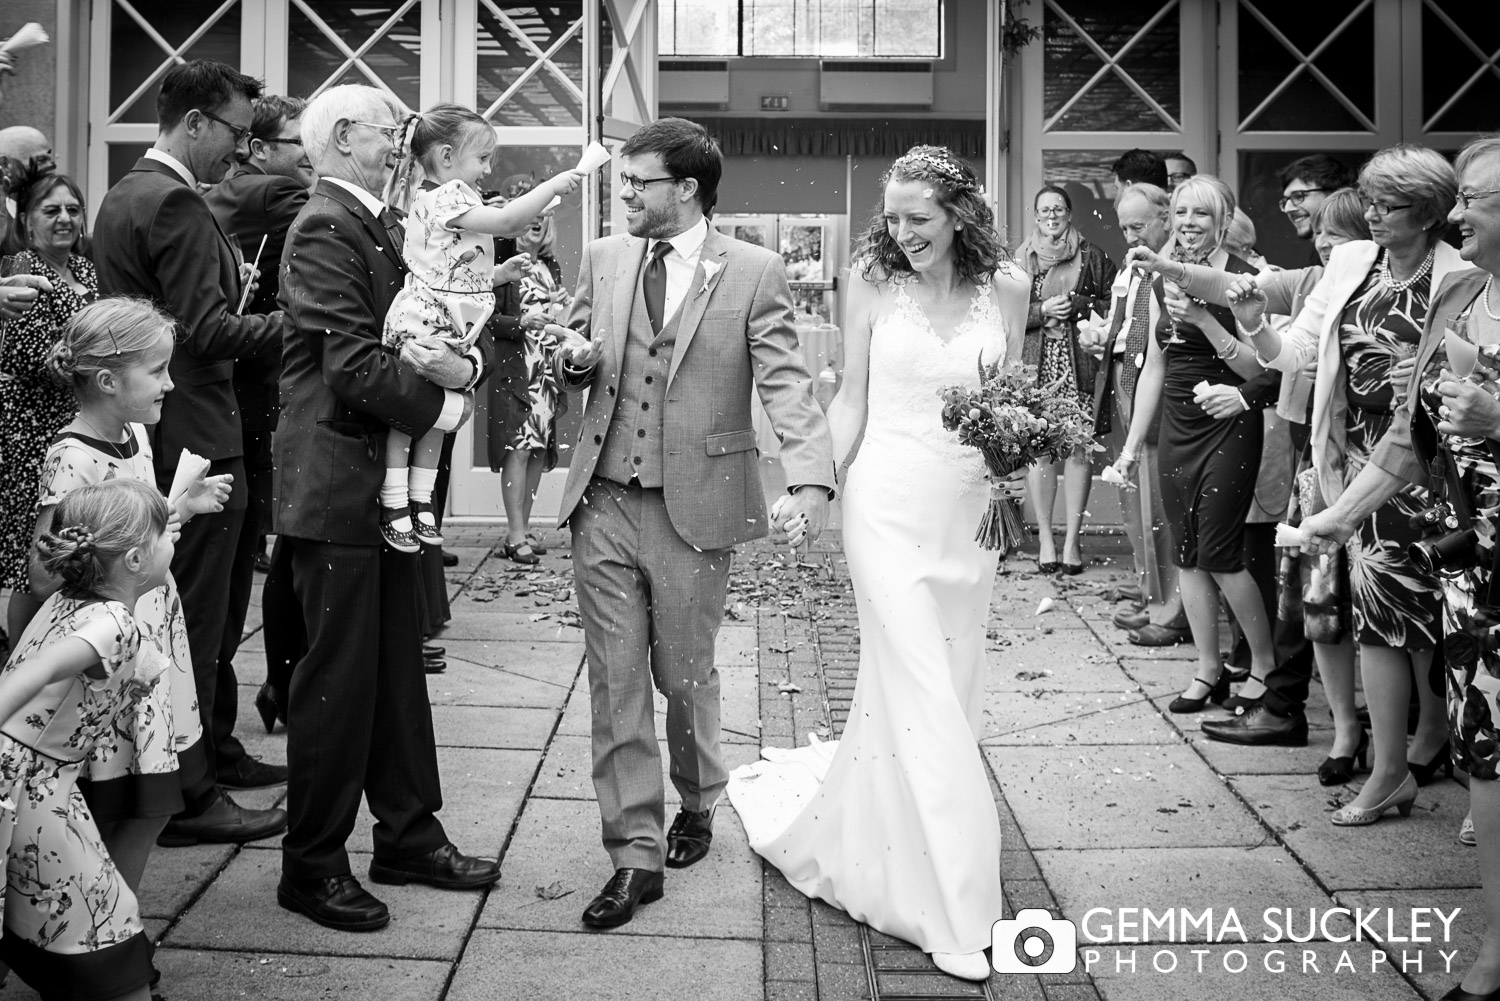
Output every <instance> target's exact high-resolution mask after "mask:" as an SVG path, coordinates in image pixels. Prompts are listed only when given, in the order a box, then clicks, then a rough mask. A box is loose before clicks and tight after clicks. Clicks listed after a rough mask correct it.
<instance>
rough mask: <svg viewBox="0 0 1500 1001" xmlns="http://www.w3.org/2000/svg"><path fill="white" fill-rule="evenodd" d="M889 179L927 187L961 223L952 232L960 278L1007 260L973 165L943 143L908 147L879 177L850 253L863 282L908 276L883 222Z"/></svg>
mask: <svg viewBox="0 0 1500 1001" xmlns="http://www.w3.org/2000/svg"><path fill="white" fill-rule="evenodd" d="M891 181H920V182H923V183H925V184H930V185H932V193H933V195H934V196H935V200H936V201H937V203H938V205H940V206H942V208H943V210H944V211H945V212H947V213H948V214H949V215H950V216H952V217H953V221H954V222H956V223H959V224H961V225H962V226H963V228H962V229H960V230H958V231H956V232H955V233H954V234H953V267H954V270H955V271H957V272H958V275H959V277H961V278H963V279H964V280H966V281H971V282H980V281H983V280H985V279H987V278H989V277H990V276H991V275H993V274H994V273H995V270H996V269H997V268H999V267H1001V266H1003V265H1004V264H1006V263H1007V262H1008V261H1009V260H1010V254H1008V253H1007V252H1006V250H1005V247H1004V246H1003V245H1002V244H1001V243H1000V237H999V235H998V234H997V233H996V232H995V213H994V211H993V210H992V209H991V208H990V207H989V205H988V204H987V203H986V202H985V200H984V192H983V190H982V189H981V188H980V186H979V178H978V177H977V176H976V175H975V173H974V168H973V167H971V166H969V164H967V163H966V162H964V161H963V160H961V159H960V158H959V157H958V156H956V155H954V153H953V151H952V150H950V149H948V148H947V147H945V146H913V147H912V148H911V149H909V150H907V151H906V154H905V155H904V156H902V157H901V158H899V159H898V160H896V161H895V162H894V163H892V164H891V165H890V167H888V168H887V169H886V172H885V173H884V174H882V175H881V177H880V191H881V201H880V204H878V205H876V206H875V215H874V218H872V219H871V220H870V225H869V227H868V228H866V230H865V232H864V234H863V235H862V236H861V237H860V238H859V243H858V245H857V246H856V248H855V251H854V262H855V263H854V267H855V268H856V269H858V270H859V271H860V273H861V274H862V275H864V277H865V279H866V280H867V281H881V280H884V279H886V278H889V277H891V276H892V275H899V274H906V275H909V274H912V273H913V270H912V266H911V263H910V262H909V261H908V260H907V259H906V254H905V253H903V252H902V250H901V246H900V245H899V244H898V243H897V242H896V238H895V237H893V236H891V232H890V228H889V227H888V226H887V225H886V221H885V197H884V196H885V189H886V185H888V184H890V182H891Z"/></svg>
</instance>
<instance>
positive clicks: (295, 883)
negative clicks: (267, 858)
mask: <svg viewBox="0 0 1500 1001" xmlns="http://www.w3.org/2000/svg"><path fill="white" fill-rule="evenodd" d="M276 902H277V903H278V904H280V905H281V906H282V907H284V908H286V909H287V910H289V911H296V912H297V913H298V914H301V915H304V916H305V917H308V918H311V919H312V920H314V921H316V922H317V923H318V924H320V925H322V926H323V927H325V928H333V929H335V930H336V931H375V930H377V929H380V928H384V927H385V926H386V925H388V924H390V923H391V912H390V910H389V909H388V908H387V907H386V906H385V904H383V903H381V902H380V901H379V900H377V899H376V898H375V897H373V896H371V894H370V892H369V891H368V890H366V889H365V888H364V887H363V886H360V885H359V880H357V879H355V878H354V877H353V876H327V877H324V878H323V879H305V880H304V879H292V878H291V877H290V876H285V875H283V876H282V877H281V883H280V885H278V886H277V887H276Z"/></svg>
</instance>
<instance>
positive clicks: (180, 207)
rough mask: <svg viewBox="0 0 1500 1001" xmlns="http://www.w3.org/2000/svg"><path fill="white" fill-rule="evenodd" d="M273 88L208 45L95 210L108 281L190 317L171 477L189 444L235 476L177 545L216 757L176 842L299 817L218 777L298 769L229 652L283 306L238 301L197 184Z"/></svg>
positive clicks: (164, 417)
mask: <svg viewBox="0 0 1500 1001" xmlns="http://www.w3.org/2000/svg"><path fill="white" fill-rule="evenodd" d="M259 95H260V84H259V83H258V82H257V81H255V80H253V79H251V78H250V77H247V76H245V75H244V74H242V73H240V72H238V71H237V70H235V69H234V68H232V67H230V66H226V65H224V64H223V63H216V62H212V61H210V60H203V59H198V60H193V61H192V62H188V63H184V64H182V65H179V66H175V67H173V68H172V69H170V70H168V71H167V73H166V75H165V76H163V77H162V82H161V93H160V94H159V96H158V97H157V99H156V113H157V120H158V122H159V128H160V134H159V136H158V138H157V140H156V144H155V145H154V146H153V147H152V148H151V149H149V150H147V151H146V155H145V156H143V157H141V159H140V160H138V161H136V164H135V166H134V167H133V168H131V170H130V173H128V174H126V175H125V177H124V178H122V179H121V180H120V182H119V183H118V184H116V185H115V186H114V187H113V188H111V189H110V190H109V192H108V194H106V195H105V196H104V199H103V201H102V202H101V203H100V205H99V217H98V220H97V221H96V222H95V224H94V247H95V257H94V262H95V265H96V266H97V268H98V271H99V291H100V292H101V293H103V294H105V295H119V294H128V295H138V296H144V297H146V298H148V299H151V300H152V301H154V302H155V303H157V304H158V305H159V306H161V307H162V308H163V309H165V310H166V311H167V312H168V313H170V314H171V315H172V316H174V317H176V318H177V324H178V343H177V349H176V351H174V352H173V354H172V362H171V369H170V371H171V374H172V382H173V383H174V389H173V391H172V392H171V393H170V394H168V396H167V401H166V403H165V404H163V406H162V413H161V421H160V423H158V424H157V425H156V426H155V428H153V429H152V433H151V439H152V440H151V444H152V451H153V452H154V453H155V457H156V475H157V481H158V483H159V484H160V486H161V487H162V490H163V492H165V491H166V490H167V489H168V488H169V487H170V485H171V482H172V477H173V474H174V473H175V472H176V469H177V462H178V459H179V457H180V456H181V454H182V452H183V450H184V449H187V450H188V451H190V452H193V453H196V454H197V455H201V456H203V457H204V458H206V459H208V460H209V461H210V464H211V465H210V469H209V472H210V474H212V475H218V474H222V473H227V474H230V475H232V476H233V477H234V483H235V488H234V491H233V493H232V494H231V495H230V499H229V502H228V504H226V505H225V509H224V510H223V511H221V512H219V513H217V514H213V515H200V516H199V517H197V518H194V519H193V520H192V521H191V522H189V523H188V524H187V526H185V527H184V528H183V531H182V537H181V539H179V540H178V542H177V554H176V556H175V557H173V559H172V574H173V576H174V577H176V578H177V586H178V589H179V590H180V591H181V593H182V607H183V613H184V616H185V618H186V620H187V629H188V643H189V645H190V646H191V648H192V655H193V674H194V676H195V678H196V680H197V685H198V704H199V711H200V713H201V716H202V721H203V741H202V743H201V745H199V746H201V747H202V748H203V750H204V752H205V757H206V762H194V761H192V760H190V756H188V755H183V756H182V757H181V759H180V760H181V767H182V774H183V779H184V783H185V786H186V787H185V788H184V792H183V799H184V800H185V808H184V811H183V812H182V813H180V814H178V815H177V816H176V817H174V818H173V819H172V821H171V822H170V823H168V825H167V827H166V830H165V831H164V832H163V834H162V837H161V842H160V843H162V844H193V843H196V842H198V841H224V842H243V841H251V840H255V839H257V838H263V837H266V836H268V835H271V834H274V833H276V832H277V831H279V830H280V829H281V828H282V827H283V826H284V825H285V823H286V814H285V813H284V812H283V811H281V810H247V809H245V808H243V807H240V806H238V805H237V804H235V803H234V802H233V801H232V800H230V799H229V798H228V797H227V796H225V795H223V793H222V791H221V790H220V788H219V784H218V781H217V778H218V775H219V773H220V772H221V771H223V772H225V773H226V774H227V773H233V774H234V775H235V777H236V784H238V785H241V786H259V785H269V784H273V783H275V782H278V781H285V777H286V772H285V769H284V768H281V767H278V766H271V765H267V764H264V763H262V762H259V761H257V760H255V759H254V758H252V757H250V756H248V755H247V754H246V753H245V749H244V747H243V746H242V745H241V744H240V742H239V741H238V740H237V739H236V738H235V737H234V734H233V732H232V731H233V727H234V720H235V715H236V711H235V709H236V695H237V692H236V684H237V682H236V678H235V676H234V672H233V670H232V669H231V668H228V667H227V665H222V664H221V663H220V653H221V651H222V649H223V647H224V632H225V628H226V625H227V623H228V618H229V608H230V597H229V587H230V568H231V566H232V565H233V562H234V550H235V546H236V545H237V543H238V540H239V534H240V526H241V523H242V522H243V521H244V518H245V510H246V504H247V497H246V492H245V489H244V486H243V484H244V480H245V464H244V459H243V456H244V441H243V437H242V434H241V429H240V413H239V404H238V402H237V401H236V399H235V396H234V387H233V385H232V378H233V375H234V365H235V361H236V359H240V358H253V357H257V356H262V355H265V354H267V353H268V352H271V351H274V350H275V349H276V346H277V345H279V344H280V342H281V315H280V314H279V313H273V314H271V315H269V316H240V315H237V313H236V308H237V307H238V304H239V303H238V301H239V296H240V292H241V290H242V285H241V282H242V280H243V279H244V272H243V271H242V264H241V262H240V259H239V255H238V253H237V252H236V248H235V247H234V246H232V245H231V244H230V242H229V239H228V237H227V236H226V235H225V234H224V231H223V230H221V229H220V228H219V225H218V223H217V222H216V221H215V220H214V216H213V213H212V212H210V211H209V208H208V205H207V203H205V202H204V200H203V196H202V195H200V194H199V193H198V189H197V185H198V184H200V183H203V184H213V183H216V182H218V181H219V180H221V179H222V178H223V176H224V172H225V171H226V170H227V169H228V168H229V167H230V166H231V165H232V164H233V162H234V158H235V155H236V153H237V152H240V151H242V150H243V147H244V142H245V137H246V135H247V134H248V132H249V124H250V102H251V101H252V100H254V99H255V98H256V97H258V96H259ZM195 773H196V775H198V776H200V777H197V778H196V779H195V778H194V776H195Z"/></svg>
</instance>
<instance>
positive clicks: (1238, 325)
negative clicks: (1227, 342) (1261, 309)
mask: <svg viewBox="0 0 1500 1001" xmlns="http://www.w3.org/2000/svg"><path fill="white" fill-rule="evenodd" d="M1234 326H1235V329H1236V330H1238V331H1239V332H1240V333H1241V334H1242V335H1243V336H1245V337H1254V336H1255V335H1256V334H1259V333H1262V332H1264V331H1265V329H1266V326H1267V324H1266V314H1264V313H1262V314H1260V323H1258V324H1256V325H1255V329H1254V330H1246V329H1245V325H1244V324H1243V323H1241V322H1240V321H1239V320H1235V321H1234Z"/></svg>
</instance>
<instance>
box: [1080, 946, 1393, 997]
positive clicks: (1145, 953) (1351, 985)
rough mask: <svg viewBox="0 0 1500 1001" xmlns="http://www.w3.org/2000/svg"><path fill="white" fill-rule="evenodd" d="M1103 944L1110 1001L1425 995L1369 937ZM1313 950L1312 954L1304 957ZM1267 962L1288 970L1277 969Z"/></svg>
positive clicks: (1101, 965)
mask: <svg viewBox="0 0 1500 1001" xmlns="http://www.w3.org/2000/svg"><path fill="white" fill-rule="evenodd" d="M1117 948H1118V949H1119V950H1120V951H1119V952H1118V953H1117V952H1116V949H1117ZM1132 950H1133V951H1134V954H1135V960H1136V962H1135V967H1136V972H1134V973H1132V972H1130V970H1129V966H1128V964H1126V963H1125V962H1124V959H1125V958H1126V957H1128V956H1129V955H1130V953H1131V951H1132ZM1194 950H1203V951H1204V955H1202V956H1196V955H1194V954H1193V951H1194ZM1098 951H1099V953H1100V954H1101V955H1100V958H1099V960H1098V962H1097V963H1090V964H1089V967H1090V969H1089V972H1090V973H1092V975H1093V977H1094V984H1095V986H1096V987H1098V989H1099V994H1100V995H1101V996H1102V997H1103V998H1104V999H1105V1001H1202V999H1204V998H1242V999H1246V1001H1249V999H1257V1001H1259V999H1266V1001H1272V999H1276V1001H1281V999H1285V998H1309V999H1312V998H1316V999H1317V1001H1419V999H1420V997H1421V995H1419V994H1418V993H1417V992H1416V991H1415V990H1414V989H1413V988H1412V987H1411V985H1410V984H1408V983H1407V982H1406V981H1405V980H1403V979H1402V978H1401V976H1400V975H1399V974H1398V973H1396V972H1394V971H1393V970H1392V969H1391V965H1390V962H1389V961H1388V959H1387V958H1379V959H1377V957H1376V953H1377V952H1380V950H1379V949H1378V947H1375V946H1371V945H1369V944H1368V943H1359V942H1351V943H1349V944H1348V945H1337V944H1330V943H1308V944H1307V945H1297V946H1292V947H1280V946H1275V945H1266V944H1264V943H1258V942H1257V943H1249V944H1243V945H1241V944H1235V945H1212V946H1205V945H1178V946H1175V947H1168V948H1159V947H1156V946H1133V947H1132V946H1120V947H1115V946H1102V947H1099V949H1098ZM1158 953H1161V954H1162V958H1161V959H1160V960H1159V963H1160V965H1161V967H1162V968H1166V969H1171V964H1172V962H1173V959H1175V961H1176V969H1175V971H1174V972H1170V973H1158V972H1156V970H1155V968H1153V965H1152V964H1153V962H1158V960H1157V959H1156V955H1157V954H1158ZM1307 953H1310V954H1311V955H1310V956H1305V954H1307ZM1200 960H1201V963H1202V966H1201V969H1202V972H1201V973H1200V972H1199V962H1200ZM1241 964H1243V969H1242V970H1241ZM1226 966H1227V969H1226ZM1268 966H1269V967H1270V969H1271V970H1275V969H1277V968H1280V969H1281V970H1282V972H1279V973H1278V972H1270V970H1268V969H1267V967H1268ZM1232 971H1239V972H1232ZM1314 971H1316V972H1314Z"/></svg>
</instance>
